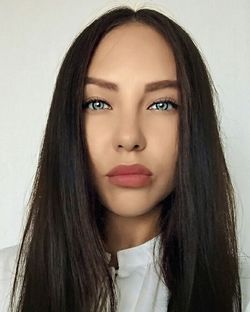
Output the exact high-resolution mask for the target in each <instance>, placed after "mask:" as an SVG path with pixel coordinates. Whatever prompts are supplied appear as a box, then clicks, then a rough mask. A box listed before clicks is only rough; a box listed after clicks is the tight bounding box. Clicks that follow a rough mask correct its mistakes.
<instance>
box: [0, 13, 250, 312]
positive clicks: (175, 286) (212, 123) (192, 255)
mask: <svg viewBox="0 0 250 312" xmlns="http://www.w3.org/2000/svg"><path fill="white" fill-rule="evenodd" d="M215 93H216V91H215V88H214V86H213V83H212V80H211V78H210V76H209V73H208V71H207V69H206V66H205V64H204V61H203V60H202V57H201V55H200V53H199V51H198V49H197V47H196V46H195V45H194V43H193V42H192V40H191V38H190V36H189V35H188V34H187V33H186V32H185V31H184V30H183V29H182V28H181V27H180V26H179V25H177V24H176V23H175V22H174V21H172V20H171V19H169V18H168V17H166V16H165V15H163V14H162V13H159V12H157V11H154V10H150V9H140V10H138V11H134V10H132V9H131V8H129V7H118V8H115V9H113V10H110V11H108V12H106V14H104V15H102V16H100V17H99V18H97V19H96V20H95V21H93V23H91V24H90V25H89V26H88V27H86V29H84V30H83V32H82V33H81V34H80V35H79V36H78V37H77V38H76V39H75V41H74V43H73V44H72V46H71V47H70V49H69V51H68V52H67V54H66V57H65V59H64V61H63V64H62V67H61V69H60V72H59V75H58V78H57V82H56V87H55V90H54V95H53V99H52V103H51V109H50V113H49V118H48V122H47V127H46V132H45V136H44V141H43V147H42V151H41V154H40V159H39V165H38V170H37V174H36V179H35V183H34V187H33V192H32V196H31V199H30V213H29V217H28V220H27V225H26V228H25V231H24V235H23V239H22V242H21V244H20V246H19V247H20V250H19V248H17V247H18V246H15V247H11V248H9V249H8V250H5V251H2V255H1V258H2V260H1V261H2V263H4V264H6V263H9V262H11V261H12V262H13V259H15V254H16V252H17V254H18V259H16V260H18V261H17V270H16V272H15V273H16V276H15V283H14V285H13V293H12V297H11V308H12V310H13V311H36V312H38V311H39V312H40V311H119V312H125V311H126V312H130V311H131V312H133V311H137V312H138V311H144V312H145V311H146V312H147V311H148V312H149V311H152V312H153V311H154V312H157V311H170V312H173V311H181V312H191V311H192V312H193V311H202V312H205V311H209V312H211V311H213V312H216V311H218V312H219V311H220V312H221V311H227V312H230V311H250V307H248V308H247V303H248V301H250V298H249V295H248V294H249V293H250V287H249V286H250V284H249V281H250V278H249V279H246V280H245V279H244V285H243V282H242V285H243V286H244V287H241V277H242V278H245V277H246V274H248V273H249V272H248V267H247V264H245V263H243V262H242V261H241V260H240V257H239V255H238V245H237V238H236V230H235V226H236V222H235V199H234V192H233V186H232V184H231V180H230V176H229V172H228V169H227V165H226V161H225V158H224V154H223V149H222V144H221V141H220V136H219V131H218V123H217V117H216V112H215V109H214V95H215ZM239 261H240V264H239V263H238V262H239ZM242 263H243V264H242ZM241 264H242V267H240V265H241ZM5 274H6V273H5ZM248 276H249V275H248ZM246 281H247V282H246ZM247 283H248V284H247ZM18 287H20V292H19V293H18V291H17V289H18ZM243 295H244V296H243ZM247 296H248V297H247ZM241 297H242V298H243V300H242V298H241ZM14 309H15V310H14Z"/></svg>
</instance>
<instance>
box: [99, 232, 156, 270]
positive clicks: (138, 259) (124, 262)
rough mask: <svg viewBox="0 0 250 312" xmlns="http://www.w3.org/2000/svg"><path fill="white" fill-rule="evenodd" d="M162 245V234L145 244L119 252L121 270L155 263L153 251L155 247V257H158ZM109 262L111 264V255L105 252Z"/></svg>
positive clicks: (118, 259)
mask: <svg viewBox="0 0 250 312" xmlns="http://www.w3.org/2000/svg"><path fill="white" fill-rule="evenodd" d="M159 245H160V234H158V235H157V236H155V237H153V238H152V239H150V240H148V241H146V242H145V243H143V244H141V245H138V246H135V247H131V248H127V249H122V250H118V251H117V261H118V266H119V269H123V268H129V267H136V266H140V265H146V264H148V263H151V262H153V251H154V246H155V255H156V258H157V257H158V252H159ZM105 253H106V256H107V262H108V263H109V261H110V258H111V254H110V253H108V252H105Z"/></svg>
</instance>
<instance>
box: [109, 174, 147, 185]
mask: <svg viewBox="0 0 250 312" xmlns="http://www.w3.org/2000/svg"><path fill="white" fill-rule="evenodd" d="M109 182H110V183H112V184H114V185H118V186H124V187H142V186H145V185H148V184H149V183H150V182H151V176H149V175H145V174H124V175H116V176H109Z"/></svg>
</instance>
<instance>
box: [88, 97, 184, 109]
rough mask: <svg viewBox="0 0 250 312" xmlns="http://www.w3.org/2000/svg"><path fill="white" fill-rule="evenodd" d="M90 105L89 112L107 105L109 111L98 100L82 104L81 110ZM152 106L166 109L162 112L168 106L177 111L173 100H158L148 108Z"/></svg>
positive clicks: (94, 99) (102, 102)
mask: <svg viewBox="0 0 250 312" xmlns="http://www.w3.org/2000/svg"><path fill="white" fill-rule="evenodd" d="M90 104H93V105H92V107H93V109H91V110H102V108H103V105H108V106H109V108H108V109H109V110H110V109H111V108H110V105H109V104H108V103H106V101H103V100H100V99H97V98H93V99H90V100H88V101H86V102H83V104H82V108H83V109H89V105H90ZM153 105H155V106H156V107H157V108H166V109H162V110H168V109H167V108H169V105H170V106H172V107H173V108H174V109H178V105H177V104H176V103H175V102H174V101H173V100H169V99H163V100H158V101H156V102H154V103H153V104H152V105H150V106H153ZM150 110H152V109H150Z"/></svg>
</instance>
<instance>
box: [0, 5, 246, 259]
mask: <svg viewBox="0 0 250 312" xmlns="http://www.w3.org/2000/svg"><path fill="white" fill-rule="evenodd" d="M120 4H129V5H131V6H132V7H133V8H135V9H136V8H139V7H142V6H143V7H148V8H155V9H159V10H162V11H164V13H166V14H167V15H168V16H169V17H171V18H173V19H174V20H176V21H177V23H179V24H180V25H181V26H183V27H184V29H186V30H187V31H188V32H189V34H190V35H191V36H192V38H193V39H194V41H195V43H196V44H197V45H198V47H199V49H200V50H201V52H202V54H203V56H204V57H205V61H206V62H207V65H208V68H209V70H210V72H211V75H212V77H213V80H214V83H215V86H216V88H217V90H218V92H219V99H220V104H219V108H218V109H217V108H216V109H217V110H218V115H219V120H220V122H221V136H222V139H223V145H224V150H225V156H226V160H227V164H228V168H229V171H230V173H231V177H232V180H233V184H234V188H235V191H236V199H237V216H238V226H237V232H238V237H239V245H240V249H241V252H244V253H247V254H248V255H250V235H249V233H250V187H249V186H250V183H249V178H250V164H249V161H250V89H249V83H250V78H249V74H250V1H249V0H234V1H233V0H210V1H209V0H189V1H185V0H164V1H147V2H145V1H103V0H96V1H94V0H92V1H80V0H74V1H72V0H64V1H62V0H61V1H59V0H36V1H33V0H22V1H21V0H13V1H11V0H0V248H4V247H8V246H11V245H14V244H17V243H18V242H19V240H20V238H21V234H22V231H23V228H24V222H25V218H26V213H27V201H28V198H29V195H30V192H31V187H32V182H33V178H34V174H35V170H36V166H37V161H38V155H39V151H40V146H41V140H42V136H43V133H44V129H45V125H46V121H47V117H48V111H49V107H50V101H51V98H52V93H53V89H54V84H55V80H56V76H57V74H58V71H59V68H60V65H61V62H62V59H63V57H64V55H65V53H66V51H67V49H68V48H69V46H70V44H71V43H72V41H73V39H74V38H75V37H76V36H77V34H79V33H80V32H81V31H82V30H83V28H85V26H86V25H87V24H88V23H89V22H90V21H92V20H93V19H94V18H96V17H97V16H99V15H101V14H102V13H104V11H106V10H107V9H109V8H111V7H113V6H116V5H120Z"/></svg>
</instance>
